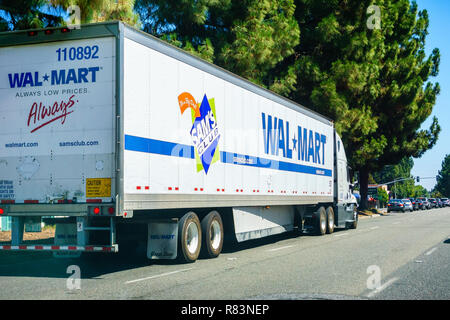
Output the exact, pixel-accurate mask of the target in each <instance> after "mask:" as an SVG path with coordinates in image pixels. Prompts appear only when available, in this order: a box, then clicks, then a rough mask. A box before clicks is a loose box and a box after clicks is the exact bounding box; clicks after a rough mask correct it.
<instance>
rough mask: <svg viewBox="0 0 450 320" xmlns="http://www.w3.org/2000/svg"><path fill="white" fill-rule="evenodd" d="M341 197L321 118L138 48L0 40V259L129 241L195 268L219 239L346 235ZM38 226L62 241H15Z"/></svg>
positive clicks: (93, 37) (336, 150)
mask: <svg viewBox="0 0 450 320" xmlns="http://www.w3.org/2000/svg"><path fill="white" fill-rule="evenodd" d="M349 185H350V184H349V176H348V171H347V160H346V155H345V150H344V147H343V145H342V142H341V140H340V138H339V136H338V135H337V133H336V131H335V129H334V127H333V122H332V121H331V120H329V119H327V118H325V117H323V116H321V115H320V114H317V113H315V112H313V111H311V110H309V109H307V108H305V107H303V106H301V105H298V104H296V103H294V102H292V101H290V100H287V99H285V98H283V97H281V96H279V95H277V94H274V93H273V92H270V91H268V90H266V89H264V88H262V87H259V86H257V85H255V84H253V83H251V82H249V81H247V80H245V79H242V78H240V77H238V76H236V75H234V74H232V73H230V72H228V71H226V70H224V69H221V68H219V67H217V66H215V65H212V64H210V63H208V62H205V61H203V60H201V59H199V58H197V57H194V56H192V55H189V54H187V53H186V52H184V51H181V50H179V49H178V48H175V47H173V46H171V45H169V44H167V43H165V42H163V41H161V40H159V39H157V38H155V37H153V36H151V35H148V34H146V33H143V32H141V31H138V30H136V29H133V28H131V27H129V26H127V25H125V24H123V23H121V22H108V23H98V24H90V25H83V26H81V28H80V29H72V30H71V29H67V28H50V29H46V30H30V31H18V32H8V33H0V200H1V204H0V214H1V215H2V216H12V219H13V221H12V239H11V243H8V244H2V245H0V249H3V250H15V249H16V250H27V249H32V250H54V251H77V252H85V251H102V252H105V251H106V252H117V251H118V248H119V245H120V246H121V247H122V243H123V248H129V246H128V247H127V244H128V245H129V244H131V245H132V246H134V245H135V244H136V243H137V241H141V242H142V243H144V244H145V245H146V246H147V256H148V257H149V258H150V259H173V258H176V257H177V256H178V257H180V258H181V259H183V260H186V261H195V260H196V259H197V258H198V256H199V254H200V253H201V252H203V253H204V255H205V256H208V257H216V256H218V255H219V254H220V252H221V250H222V246H223V242H224V238H225V236H227V237H230V239H233V240H237V241H238V242H241V241H245V240H249V239H255V238H260V237H264V236H268V235H273V234H277V233H281V232H286V231H291V230H294V229H297V230H299V231H302V230H304V229H307V228H310V229H314V230H316V231H317V232H318V233H319V234H325V233H327V232H328V233H332V232H333V230H334V227H353V228H355V227H356V225H357V214H356V199H355V198H354V197H353V196H352V194H351V191H350V189H349ZM42 217H53V218H52V219H53V220H52V221H53V222H56V225H57V235H62V234H64V235H65V236H64V237H63V238H65V240H64V241H60V240H58V239H56V238H58V237H56V238H55V244H54V245H27V244H24V242H23V230H24V225H29V224H30V223H35V224H36V223H40V222H41V219H42ZM47 221H48V219H47ZM63 227H64V228H63ZM58 229H59V230H58ZM68 235H71V237H69V236H68ZM58 241H59V242H58Z"/></svg>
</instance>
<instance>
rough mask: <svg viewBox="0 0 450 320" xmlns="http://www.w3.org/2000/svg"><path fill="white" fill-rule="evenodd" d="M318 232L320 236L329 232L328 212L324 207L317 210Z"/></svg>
mask: <svg viewBox="0 0 450 320" xmlns="http://www.w3.org/2000/svg"><path fill="white" fill-rule="evenodd" d="M315 216H316V233H317V234H318V235H320V236H322V235H324V234H325V233H326V232H327V212H326V210H325V208H324V207H320V208H319V210H317V211H316V214H315Z"/></svg>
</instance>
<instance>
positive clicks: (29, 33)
mask: <svg viewBox="0 0 450 320" xmlns="http://www.w3.org/2000/svg"><path fill="white" fill-rule="evenodd" d="M28 35H29V36H31V37H32V36H35V35H37V31H28Z"/></svg>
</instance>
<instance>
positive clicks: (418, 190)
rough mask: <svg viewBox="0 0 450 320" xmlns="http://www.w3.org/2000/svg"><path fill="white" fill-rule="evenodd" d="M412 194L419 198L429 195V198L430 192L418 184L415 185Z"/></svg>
mask: <svg viewBox="0 0 450 320" xmlns="http://www.w3.org/2000/svg"><path fill="white" fill-rule="evenodd" d="M411 196H412V197H413V198H418V197H427V198H429V197H430V193H429V192H428V190H427V189H425V188H424V187H423V186H421V185H417V186H414V188H413V193H412V195H411Z"/></svg>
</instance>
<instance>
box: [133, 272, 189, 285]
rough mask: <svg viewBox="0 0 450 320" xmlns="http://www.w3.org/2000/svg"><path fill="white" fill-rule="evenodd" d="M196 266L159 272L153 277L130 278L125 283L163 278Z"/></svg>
mask: <svg viewBox="0 0 450 320" xmlns="http://www.w3.org/2000/svg"><path fill="white" fill-rule="evenodd" d="M192 269H194V268H188V269H182V270H177V271H172V272H166V273H162V274H157V275H154V276H151V277H146V278H141V279H136V280H130V281H127V282H125V284H130V283H134V282H138V281H144V280H150V279H156V278H161V277H166V276H169V275H172V274H175V273H180V272H185V271H189V270H192Z"/></svg>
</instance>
